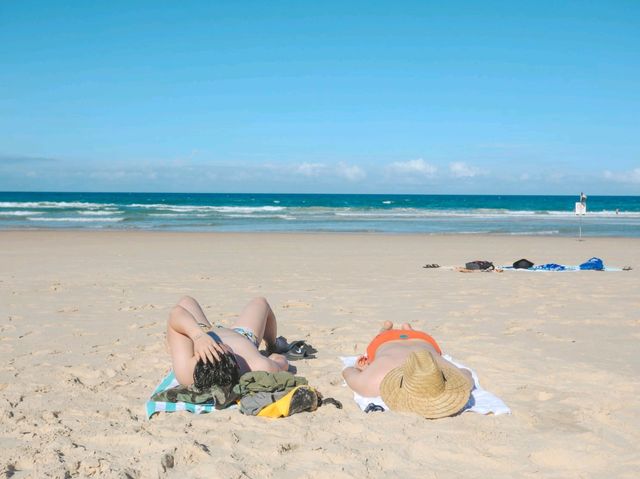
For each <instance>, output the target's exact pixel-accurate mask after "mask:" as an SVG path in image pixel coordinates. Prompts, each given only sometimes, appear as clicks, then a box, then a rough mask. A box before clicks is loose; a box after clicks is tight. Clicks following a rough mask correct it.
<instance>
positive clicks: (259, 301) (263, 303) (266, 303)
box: [251, 296, 270, 307]
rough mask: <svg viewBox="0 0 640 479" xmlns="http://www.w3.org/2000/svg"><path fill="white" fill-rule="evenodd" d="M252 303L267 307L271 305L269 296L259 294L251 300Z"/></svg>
mask: <svg viewBox="0 0 640 479" xmlns="http://www.w3.org/2000/svg"><path fill="white" fill-rule="evenodd" d="M251 304H256V305H259V306H266V307H270V306H269V301H267V298H265V297H264V296H258V297H256V298H253V299H252V300H251Z"/></svg>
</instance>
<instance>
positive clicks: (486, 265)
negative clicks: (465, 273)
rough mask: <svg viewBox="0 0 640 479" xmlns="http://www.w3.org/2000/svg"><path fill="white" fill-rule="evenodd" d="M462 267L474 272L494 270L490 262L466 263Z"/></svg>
mask: <svg viewBox="0 0 640 479" xmlns="http://www.w3.org/2000/svg"><path fill="white" fill-rule="evenodd" d="M464 267H465V268H466V269H470V270H474V271H491V270H492V269H496V267H495V266H494V265H493V263H492V262H490V261H471V262H469V263H466V264H465V265H464Z"/></svg>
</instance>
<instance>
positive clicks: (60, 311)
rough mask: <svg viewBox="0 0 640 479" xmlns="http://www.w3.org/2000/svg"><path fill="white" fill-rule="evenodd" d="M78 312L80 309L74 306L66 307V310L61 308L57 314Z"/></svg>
mask: <svg viewBox="0 0 640 479" xmlns="http://www.w3.org/2000/svg"><path fill="white" fill-rule="evenodd" d="M78 311H80V308H78V307H76V306H67V307H66V308H62V309H59V310H58V313H77V312H78Z"/></svg>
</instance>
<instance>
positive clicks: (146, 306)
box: [118, 304, 158, 311]
mask: <svg viewBox="0 0 640 479" xmlns="http://www.w3.org/2000/svg"><path fill="white" fill-rule="evenodd" d="M149 309H158V307H157V306H156V305H155V304H143V305H141V306H124V307H122V308H118V311H144V310H149Z"/></svg>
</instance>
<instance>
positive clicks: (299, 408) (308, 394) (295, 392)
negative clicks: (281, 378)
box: [258, 386, 319, 417]
mask: <svg viewBox="0 0 640 479" xmlns="http://www.w3.org/2000/svg"><path fill="white" fill-rule="evenodd" d="M318 402H319V399H318V393H317V392H316V390H315V389H314V388H312V387H311V386H298V387H295V388H293V389H292V390H291V391H289V392H288V393H287V395H286V396H283V397H281V398H280V399H278V400H277V401H276V402H274V403H271V404H269V405H268V406H266V407H264V408H263V409H262V410H261V411H260V412H259V413H258V416H262V417H287V416H291V415H292V414H295V413H297V412H303V411H309V412H311V411H315V410H316V409H317V408H318Z"/></svg>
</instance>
